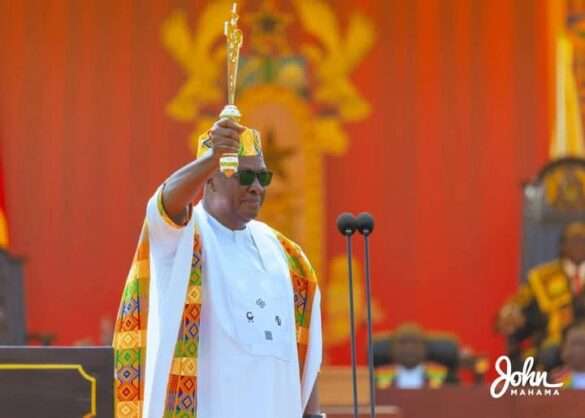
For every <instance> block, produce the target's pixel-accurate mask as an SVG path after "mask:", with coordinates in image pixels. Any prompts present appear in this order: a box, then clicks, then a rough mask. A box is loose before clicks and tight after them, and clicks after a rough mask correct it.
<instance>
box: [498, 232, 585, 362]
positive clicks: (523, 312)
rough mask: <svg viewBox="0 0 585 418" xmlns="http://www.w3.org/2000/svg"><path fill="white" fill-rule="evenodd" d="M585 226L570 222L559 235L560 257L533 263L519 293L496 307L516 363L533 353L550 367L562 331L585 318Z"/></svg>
mask: <svg viewBox="0 0 585 418" xmlns="http://www.w3.org/2000/svg"><path fill="white" fill-rule="evenodd" d="M584 289H585V224H584V223H582V222H574V223H571V224H569V225H567V226H566V227H565V229H564V230H563V233H562V235H561V241H560V253H559V258H558V259H556V260H553V261H551V262H549V263H545V264H541V265H539V266H536V267H535V268H534V269H532V270H531V271H530V272H529V273H528V280H527V282H526V283H525V284H523V285H522V286H521V287H520V289H519V291H518V293H517V294H516V295H515V296H514V297H513V298H512V299H511V300H509V301H508V302H507V303H506V304H505V305H504V306H503V307H502V309H501V310H500V313H499V315H498V320H497V328H498V330H499V331H500V332H501V333H502V334H504V335H506V336H507V337H508V341H509V344H510V356H511V357H512V359H513V360H514V362H515V364H516V365H519V364H521V363H522V357H526V356H527V355H533V356H534V355H536V356H537V357H539V358H540V361H541V363H543V365H544V366H545V367H547V368H548V367H549V366H554V365H555V364H554V361H555V360H554V357H556V355H555V354H554V353H556V352H557V350H558V347H559V344H560V342H561V336H562V334H563V331H564V330H565V329H566V328H567V327H568V326H569V325H571V324H572V323H573V322H574V321H576V320H579V319H585V292H584Z"/></svg>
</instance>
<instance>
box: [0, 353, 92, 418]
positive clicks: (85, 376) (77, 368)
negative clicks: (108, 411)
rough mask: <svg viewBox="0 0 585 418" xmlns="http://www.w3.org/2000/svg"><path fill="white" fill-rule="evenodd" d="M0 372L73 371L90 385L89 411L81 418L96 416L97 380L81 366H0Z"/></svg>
mask: <svg viewBox="0 0 585 418" xmlns="http://www.w3.org/2000/svg"><path fill="white" fill-rule="evenodd" d="M0 370H75V371H77V372H79V374H80V375H81V377H82V378H83V379H84V380H86V381H88V382H89V384H90V400H91V410H90V411H89V412H87V413H86V414H85V415H84V416H83V418H92V417H95V416H96V414H97V402H96V398H97V380H96V378H95V377H93V376H91V375H90V374H89V373H87V372H86V371H85V369H84V368H83V365H81V364H0Z"/></svg>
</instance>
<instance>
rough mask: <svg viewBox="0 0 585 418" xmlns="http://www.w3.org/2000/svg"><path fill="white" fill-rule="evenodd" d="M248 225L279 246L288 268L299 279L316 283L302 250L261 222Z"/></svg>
mask: <svg viewBox="0 0 585 418" xmlns="http://www.w3.org/2000/svg"><path fill="white" fill-rule="evenodd" d="M250 225H251V226H252V227H253V228H254V229H255V230H256V231H262V232H263V233H266V234H269V235H271V236H272V237H273V238H274V239H275V240H276V241H277V242H278V243H279V244H280V247H281V248H282V250H283V251H284V254H285V256H286V258H287V262H288V265H289V267H290V268H291V269H292V270H293V271H294V272H295V273H296V274H298V275H299V276H300V277H305V278H309V279H311V280H313V281H316V276H315V271H314V269H313V266H312V265H311V263H310V262H309V259H308V258H307V256H306V255H305V253H304V252H303V249H302V248H301V246H300V245H299V244H297V243H296V242H295V241H293V240H292V239H290V238H288V237H287V236H286V235H284V234H283V233H282V232H280V231H278V230H276V229H275V228H272V227H271V226H270V225H268V224H266V223H264V222H261V221H256V220H254V221H250Z"/></svg>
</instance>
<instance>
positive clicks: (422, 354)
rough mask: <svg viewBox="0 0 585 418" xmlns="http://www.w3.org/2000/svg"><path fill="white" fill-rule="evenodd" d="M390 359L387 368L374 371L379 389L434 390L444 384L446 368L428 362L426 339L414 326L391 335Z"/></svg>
mask: <svg viewBox="0 0 585 418" xmlns="http://www.w3.org/2000/svg"><path fill="white" fill-rule="evenodd" d="M390 356H391V358H392V363H391V364H390V365H388V366H383V367H379V368H378V369H376V385H377V387H378V388H379V389H386V388H389V387H394V388H398V389H421V388H427V387H430V388H438V387H440V386H442V385H443V383H444V382H445V379H446V377H447V368H446V367H445V366H443V365H441V364H438V363H434V362H430V361H428V351H427V341H426V336H425V334H424V332H423V330H422V329H421V328H420V327H419V326H418V325H417V324H413V323H407V324H404V325H401V326H400V327H399V328H398V329H397V330H396V331H395V332H394V334H393V336H392V344H391V346H390Z"/></svg>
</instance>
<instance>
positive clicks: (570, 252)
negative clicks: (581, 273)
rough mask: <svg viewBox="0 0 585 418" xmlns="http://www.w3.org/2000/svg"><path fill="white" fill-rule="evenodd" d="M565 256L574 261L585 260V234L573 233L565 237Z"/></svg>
mask: <svg viewBox="0 0 585 418" xmlns="http://www.w3.org/2000/svg"><path fill="white" fill-rule="evenodd" d="M563 253H564V256H565V257H567V258H569V259H570V260H571V261H573V262H574V263H577V264H580V263H582V262H583V261H585V235H573V236H570V237H567V238H566V239H565V243H564V245H563Z"/></svg>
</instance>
